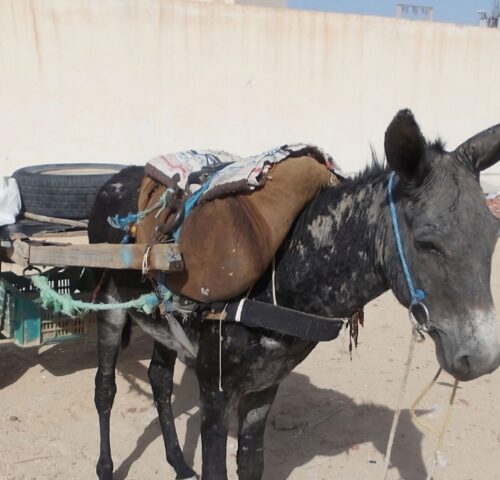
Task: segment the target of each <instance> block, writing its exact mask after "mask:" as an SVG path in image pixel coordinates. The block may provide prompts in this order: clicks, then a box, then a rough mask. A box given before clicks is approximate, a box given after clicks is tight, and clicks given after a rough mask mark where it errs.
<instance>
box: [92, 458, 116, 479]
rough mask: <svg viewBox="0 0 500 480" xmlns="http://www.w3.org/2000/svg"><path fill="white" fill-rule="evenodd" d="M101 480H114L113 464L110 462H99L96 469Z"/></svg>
mask: <svg viewBox="0 0 500 480" xmlns="http://www.w3.org/2000/svg"><path fill="white" fill-rule="evenodd" d="M95 471H96V473H97V478H98V479H99V480H113V464H112V463H111V464H110V463H108V462H101V461H99V462H97V467H96V469H95Z"/></svg>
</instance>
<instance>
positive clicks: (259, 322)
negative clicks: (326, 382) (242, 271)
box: [203, 299, 347, 342]
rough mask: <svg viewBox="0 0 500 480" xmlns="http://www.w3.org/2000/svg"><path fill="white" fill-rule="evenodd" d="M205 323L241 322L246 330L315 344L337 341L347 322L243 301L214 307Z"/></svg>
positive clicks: (214, 305)
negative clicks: (297, 338)
mask: <svg viewBox="0 0 500 480" xmlns="http://www.w3.org/2000/svg"><path fill="white" fill-rule="evenodd" d="M203 318H204V319H206V320H215V321H217V320H223V321H228V322H240V323H242V324H243V325H246V326H247V327H257V328H265V329H267V330H273V331H275V332H278V333H282V334H284V335H292V336H294V337H299V338H302V339H304V340H309V341H313V342H325V341H328V340H333V339H334V338H337V336H338V334H339V332H340V330H341V329H342V326H343V325H345V323H346V320H347V319H340V318H329V317H320V316H318V315H311V314H309V313H304V312H299V311H297V310H291V309H290V308H285V307H280V306H277V305H272V304H270V303H263V302H258V301H256V300H248V299H242V300H241V301H238V302H230V303H228V304H226V305H225V307H224V304H222V303H217V304H213V305H212V306H211V310H207V311H205V312H204V314H203Z"/></svg>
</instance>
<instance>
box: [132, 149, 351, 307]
mask: <svg viewBox="0 0 500 480" xmlns="http://www.w3.org/2000/svg"><path fill="white" fill-rule="evenodd" d="M191 153H193V152H191ZM212 154H214V152H212V153H210V155H212ZM202 155H205V157H204V158H205V160H203V159H201V162H202V163H203V161H208V160H207V159H209V160H210V165H208V164H207V165H205V167H206V170H207V171H209V170H212V171H213V168H212V169H211V168H208V167H210V166H212V167H213V166H214V165H216V164H217V163H220V162H222V163H227V162H228V160H229V158H233V159H236V160H237V162H235V163H234V164H231V165H229V166H226V167H225V168H223V169H222V170H220V171H218V172H216V173H215V174H213V175H212V176H211V178H210V179H209V180H208V183H205V184H204V185H203V186H202V187H201V190H200V191H198V192H197V193H195V195H197V197H199V199H198V201H197V204H196V206H195V207H194V208H193V209H192V211H191V212H190V213H189V215H187V217H186V218H184V219H183V223H182V225H181V226H180V227H179V230H178V231H177V237H178V243H179V247H180V250H181V252H182V256H183V259H184V265H185V270H184V271H182V272H179V273H169V274H168V275H165V278H164V283H165V284H166V286H167V287H168V288H169V289H170V290H171V291H172V292H174V293H176V294H178V295H183V296H186V297H189V298H191V299H193V300H196V301H199V302H202V303H210V302H214V301H221V300H228V299H231V298H234V297H236V296H238V295H241V294H242V293H245V292H246V291H247V290H248V289H249V288H251V287H252V286H253V285H254V284H255V282H256V281H257V280H258V279H259V278H260V277H261V276H262V274H263V273H264V272H265V270H266V269H267V268H268V267H269V265H270V263H271V261H272V258H273V256H274V255H275V253H276V251H277V249H278V248H279V246H280V245H281V243H282V242H283V240H284V239H285V237H286V235H287V233H288V232H289V230H290V228H291V226H292V224H293V222H294V220H295V218H296V217H297V215H298V214H299V213H300V211H301V210H302V209H303V208H304V206H305V205H306V204H307V203H308V202H310V201H311V200H312V199H313V198H314V197H315V196H316V195H317V194H318V192H319V191H320V190H321V189H322V188H325V187H327V186H333V185H336V184H338V183H340V181H341V179H342V178H343V176H342V174H341V172H340V169H338V167H337V166H336V165H335V164H334V163H333V160H332V158H331V157H330V156H328V155H327V154H325V153H324V152H322V151H321V150H320V149H318V148H317V147H313V146H308V145H295V146H284V147H280V148H279V149H275V150H273V151H271V152H267V153H265V154H262V155H259V156H256V157H250V158H248V159H240V158H239V157H228V156H227V154H224V156H222V157H221V158H220V160H219V162H217V161H215V160H214V157H206V155H207V152H204V153H203V154H202ZM158 158H160V159H161V158H169V161H168V163H170V164H172V161H173V159H174V158H173V157H172V156H169V157H158ZM158 158H157V159H156V160H157V161H156V162H155V161H154V160H155V159H153V161H152V162H151V163H150V164H149V165H147V166H146V172H147V174H148V175H147V176H146V177H145V178H144V180H143V184H142V187H141V194H140V197H139V205H138V207H139V211H143V210H146V209H147V208H150V207H151V206H152V205H155V204H157V203H158V201H159V199H160V198H161V197H162V195H163V194H164V192H165V191H166V189H167V188H171V189H172V190H171V191H172V192H175V193H174V194H173V195H172V198H173V203H172V202H171V204H170V205H169V206H167V208H165V209H164V210H162V211H161V212H160V214H159V215H157V212H154V211H153V212H152V213H151V214H149V215H148V216H147V217H146V218H144V219H143V220H142V221H141V222H140V224H139V226H138V229H137V242H139V243H149V242H151V241H154V240H155V238H156V239H157V238H158V235H157V232H158V230H159V231H160V232H161V231H162V230H163V233H166V232H165V230H168V228H167V229H165V228H162V226H164V225H165V224H167V225H168V224H169V222H170V223H172V216H173V215H177V212H178V209H179V208H180V204H181V203H183V202H184V201H185V200H186V195H187V192H188V191H189V190H190V189H192V187H193V186H192V185H190V183H189V181H188V180H187V179H188V178H189V171H181V172H179V169H177V170H175V169H174V170H173V171H172V173H171V174H170V175H169V174H165V172H163V173H161V174H159V173H158V172H156V171H155V170H158V167H159V165H160V164H161V161H158ZM215 158H216V156H215ZM165 163H166V162H165ZM202 167H203V165H202ZM181 170H183V169H181ZM215 170H217V168H215ZM175 172H176V173H178V175H177V176H175V175H174V173H175ZM201 172H203V169H201ZM191 173H193V172H191ZM149 175H153V176H154V177H155V178H152V177H151V176H149ZM195 176H196V175H195ZM198 176H199V175H198ZM159 180H161V183H160V181H159ZM181 184H182V189H180V188H178V187H179V186H180V185H181ZM187 198H188V199H189V197H187ZM176 201H177V205H176V204H175V202H176ZM176 210H177V212H176Z"/></svg>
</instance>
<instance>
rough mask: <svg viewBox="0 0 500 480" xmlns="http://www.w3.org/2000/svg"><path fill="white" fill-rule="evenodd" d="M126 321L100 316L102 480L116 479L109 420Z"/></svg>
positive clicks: (97, 396) (111, 315) (116, 313)
mask: <svg viewBox="0 0 500 480" xmlns="http://www.w3.org/2000/svg"><path fill="white" fill-rule="evenodd" d="M126 318H127V315H126V313H125V312H124V311H123V310H117V311H113V312H107V313H105V314H100V315H99V319H98V322H97V344H98V347H97V348H98V366H97V373H96V376H95V397H94V401H95V406H96V409H97V413H98V415H99V430H100V455H99V460H98V462H97V466H96V472H97V476H98V478H99V480H111V479H112V478H113V461H112V459H111V445H110V438H109V437H110V435H109V420H110V416H111V409H112V407H113V401H114V398H115V394H116V383H115V367H116V359H117V357H118V351H119V350H120V343H121V336H122V329H123V326H124V324H125V322H126Z"/></svg>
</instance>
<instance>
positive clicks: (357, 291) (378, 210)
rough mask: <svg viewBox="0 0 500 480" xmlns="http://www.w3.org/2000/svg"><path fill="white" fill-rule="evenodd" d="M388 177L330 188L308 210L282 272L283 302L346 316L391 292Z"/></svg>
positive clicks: (288, 248)
mask: <svg viewBox="0 0 500 480" xmlns="http://www.w3.org/2000/svg"><path fill="white" fill-rule="evenodd" d="M386 179H387V175H386V174H385V173H383V172H380V171H379V172H378V173H377V174H375V175H373V176H371V177H368V178H366V179H365V180H352V181H351V180H349V181H347V182H346V183H345V184H343V185H341V186H339V187H334V188H329V189H326V190H324V191H323V192H321V193H320V194H319V195H318V197H317V198H316V199H315V200H313V201H312V202H311V204H310V205H309V206H308V207H307V208H306V209H305V210H304V211H303V212H302V214H301V215H300V217H299V218H298V220H297V222H296V225H295V227H294V229H293V231H292V233H291V235H290V237H289V239H288V241H287V244H286V248H285V251H284V253H283V256H282V257H281V259H280V262H279V266H278V269H277V273H276V278H277V280H276V285H277V289H278V297H281V301H280V298H278V303H281V304H282V305H285V306H288V307H290V308H295V309H299V310H303V311H307V312H310V313H316V314H322V315H328V316H345V315H350V314H351V313H353V312H354V311H355V310H356V309H358V308H361V307H363V306H364V305H365V304H366V303H368V302H369V301H370V300H372V299H373V298H375V297H377V296H378V295H380V294H381V293H382V292H384V291H385V290H387V288H388V283H387V279H386V277H385V275H384V270H385V269H384V268H383V265H384V261H383V258H384V245H386V237H387V232H388V231H389V228H390V219H389V213H388V208H387V191H386V183H387V182H386Z"/></svg>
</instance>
